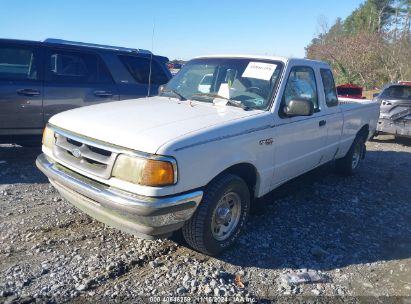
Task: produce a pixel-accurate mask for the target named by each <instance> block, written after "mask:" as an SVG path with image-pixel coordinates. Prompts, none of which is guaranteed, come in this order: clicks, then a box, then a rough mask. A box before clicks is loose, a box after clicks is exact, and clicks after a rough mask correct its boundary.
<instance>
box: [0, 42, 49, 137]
mask: <svg viewBox="0 0 411 304" xmlns="http://www.w3.org/2000/svg"><path fill="white" fill-rule="evenodd" d="M40 55H41V54H40V47H39V46H35V45H29V44H28V45H24V44H20V43H19V44H9V43H1V44H0V129H3V131H4V129H22V130H23V129H38V130H39V132H41V129H42V128H43V108H42V102H43V84H42V70H41V56H40ZM17 131H18V130H17ZM25 133H26V134H27V130H26V132H25Z"/></svg>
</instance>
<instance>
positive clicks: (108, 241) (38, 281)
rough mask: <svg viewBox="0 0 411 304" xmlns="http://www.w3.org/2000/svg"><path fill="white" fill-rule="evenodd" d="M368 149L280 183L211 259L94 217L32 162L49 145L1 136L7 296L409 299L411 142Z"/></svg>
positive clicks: (1, 250) (0, 212)
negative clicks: (340, 171)
mask: <svg viewBox="0 0 411 304" xmlns="http://www.w3.org/2000/svg"><path fill="white" fill-rule="evenodd" d="M367 148H368V153H367V157H366V159H365V161H364V162H363V163H362V165H361V169H360V172H359V173H358V174H357V175H356V176H354V177H341V176H338V175H335V174H334V173H333V167H332V164H329V165H325V166H323V167H321V168H318V169H316V170H314V171H312V172H310V173H307V174H305V175H304V176H302V177H299V178H297V179H295V180H293V181H291V182H289V183H287V184H285V185H284V186H282V187H280V188H279V189H277V190H275V191H273V193H271V194H270V195H269V197H267V198H266V199H265V201H266V203H267V206H266V208H265V209H264V211H263V212H261V214H260V215H253V216H251V219H250V221H249V224H248V226H247V232H246V233H245V234H244V235H243V236H242V237H241V239H240V240H239V242H238V243H237V245H236V246H235V247H234V248H232V249H231V250H229V251H228V252H226V253H224V254H223V255H222V256H221V257H218V258H211V257H208V256H205V255H203V254H200V253H197V252H195V251H193V250H191V249H189V248H187V247H185V244H184V242H183V241H182V240H181V236H180V235H178V234H177V235H176V236H174V237H173V239H172V240H157V241H147V240H141V239H138V238H136V237H134V236H132V235H128V234H125V233H121V232H119V231H117V230H115V229H112V228H109V227H107V226H105V225H104V224H101V223H99V222H96V221H94V220H92V219H91V218H90V217H88V216H86V215H85V214H83V213H82V212H80V211H77V210H76V209H75V208H74V207H72V206H71V205H70V204H69V203H68V202H66V201H65V200H63V199H62V198H61V197H60V196H59V194H58V193H57V192H56V191H55V190H54V189H53V188H52V187H51V186H50V184H49V183H48V182H47V179H46V178H45V177H44V176H43V175H42V174H41V173H40V172H39V171H38V170H37V169H36V168H35V166H34V160H35V157H36V156H37V155H38V154H39V153H40V149H36V148H21V147H15V146H7V145H3V146H0V303H1V302H6V303H10V302H25V303H30V302H45V301H47V302H50V303H59V302H68V301H74V302H78V303H81V302H85V301H87V302H91V303H97V302H105V303H106V302H109V301H112V302H119V303H120V302H135V303H141V302H143V301H147V302H149V301H150V300H158V298H156V297H159V298H160V300H175V301H177V300H181V299H184V298H177V299H172V298H165V297H166V296H179V297H189V298H187V299H186V300H187V301H190V302H193V301H195V300H197V301H198V302H204V301H205V298H198V297H205V296H219V297H222V299H224V297H226V296H227V297H229V298H227V299H228V300H230V301H232V302H234V301H235V300H242V299H243V300H247V299H253V300H258V301H261V302H264V301H265V302H269V300H270V299H271V300H273V299H276V300H277V301H282V302H284V303H286V302H294V301H297V302H298V301H299V302H301V303H302V302H305V301H308V300H310V301H311V300H313V301H314V300H315V301H317V302H335V301H337V300H338V301H342V302H354V303H355V302H362V303H363V302H364V301H366V302H367V303H368V302H370V303H371V302H372V303H377V302H378V301H377V299H379V300H380V301H382V302H381V303H383V302H384V303H385V302H386V301H392V302H393V303H394V300H395V301H399V302H396V303H409V302H408V301H411V298H410V297H411V187H410V182H411V141H410V140H405V139H403V140H394V139H393V138H392V137H390V136H380V137H378V138H377V139H376V140H375V141H373V142H370V143H368V144H367ZM287 274H299V275H300V277H304V278H307V275H308V274H315V277H316V281H315V282H314V281H308V282H305V283H300V284H291V283H287V279H286V278H287V276H286V275H287ZM150 296H151V297H153V298H150ZM233 296H234V297H233ZM385 296H389V297H388V298H375V297H385ZM235 297H237V298H235ZM240 297H242V298H240ZM310 297H313V298H310ZM392 297H397V298H392ZM215 299H216V298H214V300H215ZM171 302H172V301H171Z"/></svg>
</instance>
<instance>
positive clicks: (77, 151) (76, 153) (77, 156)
mask: <svg viewBox="0 0 411 304" xmlns="http://www.w3.org/2000/svg"><path fill="white" fill-rule="evenodd" d="M71 153H72V154H73V156H74V157H75V158H80V157H81V151H80V149H74V150H73V151H72V152H71Z"/></svg>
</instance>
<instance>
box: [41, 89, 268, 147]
mask: <svg viewBox="0 0 411 304" xmlns="http://www.w3.org/2000/svg"><path fill="white" fill-rule="evenodd" d="M261 112H263V111H259V110H254V111H244V110H243V109H241V108H235V107H231V106H224V105H223V106H221V105H215V106H214V105H213V104H211V103H204V102H196V101H192V102H190V101H180V100H178V99H175V98H169V97H150V98H141V99H131V100H125V101H117V102H109V103H104V104H98V105H93V106H87V107H82V108H78V109H74V110H69V111H66V112H62V113H59V114H57V115H55V116H53V117H52V118H51V119H50V121H49V123H50V124H52V125H54V126H56V127H59V128H62V129H65V130H67V131H69V132H73V133H77V134H79V135H83V136H87V137H90V138H93V139H97V140H100V141H103V142H107V143H110V144H114V145H118V146H121V147H124V148H129V149H133V150H137V151H142V152H147V153H156V151H157V150H158V149H159V148H160V147H161V146H162V145H164V144H165V143H167V142H169V141H171V140H173V139H177V138H179V137H181V136H183V135H186V134H188V133H191V132H195V131H198V130H200V129H203V128H207V127H211V126H215V125H220V124H223V123H226V122H229V121H232V120H237V119H240V118H244V117H248V116H252V115H256V114H258V113H261Z"/></svg>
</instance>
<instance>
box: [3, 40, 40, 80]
mask: <svg viewBox="0 0 411 304" xmlns="http://www.w3.org/2000/svg"><path fill="white" fill-rule="evenodd" d="M39 66H40V64H39V62H38V58H37V54H35V52H34V49H31V48H28V47H14V46H3V45H2V46H0V79H2V80H38V79H39Z"/></svg>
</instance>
